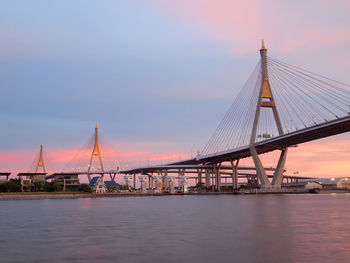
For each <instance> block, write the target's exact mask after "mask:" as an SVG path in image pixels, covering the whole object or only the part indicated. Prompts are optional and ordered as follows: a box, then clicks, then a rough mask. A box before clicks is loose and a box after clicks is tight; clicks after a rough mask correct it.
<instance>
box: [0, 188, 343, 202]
mask: <svg viewBox="0 0 350 263" xmlns="http://www.w3.org/2000/svg"><path fill="white" fill-rule="evenodd" d="M336 193H339V194H344V193H349V191H346V190H321V191H320V192H319V194H336ZM257 194H258V195H261V194H263V195H268V194H273V195H276V194H314V193H309V192H305V191H300V192H291V191H288V192H283V191H282V192H281V191H278V192H246V193H234V192H203V193H188V194H185V195H257ZM142 196H175V195H164V194H161V193H132V192H130V193H106V194H92V193H78V192H71V193H67V192H57V193H47V192H35V193H31V192H25V193H23V192H18V193H0V201H10V200H44V199H79V198H103V197H110V198H112V197H142ZM180 196H183V195H180Z"/></svg>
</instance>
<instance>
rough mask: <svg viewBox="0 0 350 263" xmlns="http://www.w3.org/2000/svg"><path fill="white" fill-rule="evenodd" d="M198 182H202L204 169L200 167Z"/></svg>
mask: <svg viewBox="0 0 350 263" xmlns="http://www.w3.org/2000/svg"><path fill="white" fill-rule="evenodd" d="M197 182H198V183H199V184H202V170H201V169H198V179H197Z"/></svg>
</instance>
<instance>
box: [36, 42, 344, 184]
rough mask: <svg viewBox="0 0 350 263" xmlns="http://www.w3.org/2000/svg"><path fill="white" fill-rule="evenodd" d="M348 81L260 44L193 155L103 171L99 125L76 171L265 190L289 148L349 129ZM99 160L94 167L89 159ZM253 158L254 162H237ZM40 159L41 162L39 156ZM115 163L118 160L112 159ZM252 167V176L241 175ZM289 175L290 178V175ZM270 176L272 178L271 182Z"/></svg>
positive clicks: (280, 172)
mask: <svg viewBox="0 0 350 263" xmlns="http://www.w3.org/2000/svg"><path fill="white" fill-rule="evenodd" d="M349 111H350V85H348V84H345V83H342V82H339V81H336V80H332V79H330V78H327V77H324V76H321V75H319V74H315V73H312V72H310V71H308V70H304V69H302V68H299V67H296V66H292V65H289V64H287V63H284V62H282V61H279V60H276V59H273V58H271V57H269V56H267V49H266V47H265V45H264V42H263V43H262V47H261V49H260V60H259V62H258V63H257V65H256V67H255V68H254V70H253V72H252V73H251V75H250V76H249V78H248V80H247V82H246V83H245V85H244V86H243V88H242V89H241V90H240V92H239V93H238V95H237V97H236V99H235V100H234V102H233V103H232V105H231V107H230V108H229V110H228V111H227V113H226V114H225V116H224V118H223V119H222V121H221V122H220V124H219V125H218V127H217V129H216V130H215V131H214V133H213V135H212V136H211V138H210V139H209V141H208V143H207V144H206V145H205V147H204V148H203V150H202V151H201V152H199V153H198V155H197V156H196V158H191V159H187V160H183V161H178V162H172V163H168V164H163V165H145V166H140V167H136V168H135V167H132V168H124V169H107V170H108V171H106V170H105V168H104V167H103V164H102V159H101V151H100V147H99V137H98V128H97V126H96V129H95V135H94V137H93V144H92V146H93V147H92V153H91V150H90V163H89V164H88V165H87V166H86V165H85V168H84V169H82V170H80V171H75V172H76V173H79V174H86V175H88V177H89V181H90V179H91V178H90V175H92V174H101V175H103V174H109V175H110V176H111V179H114V178H115V176H116V174H131V175H133V176H134V184H135V180H136V179H135V177H136V174H145V175H148V176H149V178H150V177H152V176H153V174H159V175H162V176H166V175H168V174H171V173H175V174H177V175H182V176H183V175H185V174H191V173H194V174H196V178H197V182H199V183H202V179H203V178H202V174H204V175H205V176H204V177H205V184H206V186H209V185H212V186H213V185H215V187H216V189H217V190H219V191H220V189H221V184H222V177H225V176H226V177H225V178H226V179H227V176H228V177H229V178H230V179H231V181H232V186H233V188H234V189H237V187H238V177H239V176H240V175H241V176H246V177H249V176H252V177H253V176H255V178H256V179H258V182H259V184H260V186H261V188H263V189H280V188H281V184H282V182H283V178H288V176H286V175H284V172H285V162H286V159H287V153H288V148H289V147H291V146H295V145H297V144H301V143H305V142H309V141H313V140H316V139H321V138H325V137H328V136H332V135H337V134H341V133H345V132H348V131H350V112H349ZM273 151H279V152H280V154H279V159H278V162H277V163H276V166H275V167H264V165H263V163H262V161H261V158H260V155H261V154H264V153H268V152H273ZM94 157H95V159H96V158H97V161H98V165H97V166H95V168H97V169H95V170H94V169H93V168H94V167H93V166H92V161H93V159H94ZM248 157H252V159H253V163H254V166H253V167H243V166H240V165H239V163H240V160H242V159H244V158H248ZM39 162H40V160H39ZM116 163H117V160H116ZM245 170H250V171H254V174H251V173H245V172H244V171H245ZM289 177H290V178H291V179H292V177H293V176H289ZM271 178H272V180H271Z"/></svg>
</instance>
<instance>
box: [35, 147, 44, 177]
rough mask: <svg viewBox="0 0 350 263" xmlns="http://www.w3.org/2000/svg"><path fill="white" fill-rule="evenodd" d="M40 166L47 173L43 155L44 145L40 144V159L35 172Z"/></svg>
mask: <svg viewBox="0 0 350 263" xmlns="http://www.w3.org/2000/svg"><path fill="white" fill-rule="evenodd" d="M39 168H42V170H43V172H44V173H46V169H45V164H44V157H43V145H42V144H40V153H39V160H38V163H37V164H36V168H35V172H36V173H37V172H38V170H39Z"/></svg>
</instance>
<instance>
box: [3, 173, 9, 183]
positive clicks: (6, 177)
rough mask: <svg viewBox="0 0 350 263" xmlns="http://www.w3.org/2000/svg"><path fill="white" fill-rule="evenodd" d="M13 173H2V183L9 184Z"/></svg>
mask: <svg viewBox="0 0 350 263" xmlns="http://www.w3.org/2000/svg"><path fill="white" fill-rule="evenodd" d="M10 174H11V173H0V182H7V181H8V180H9V176H10Z"/></svg>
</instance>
